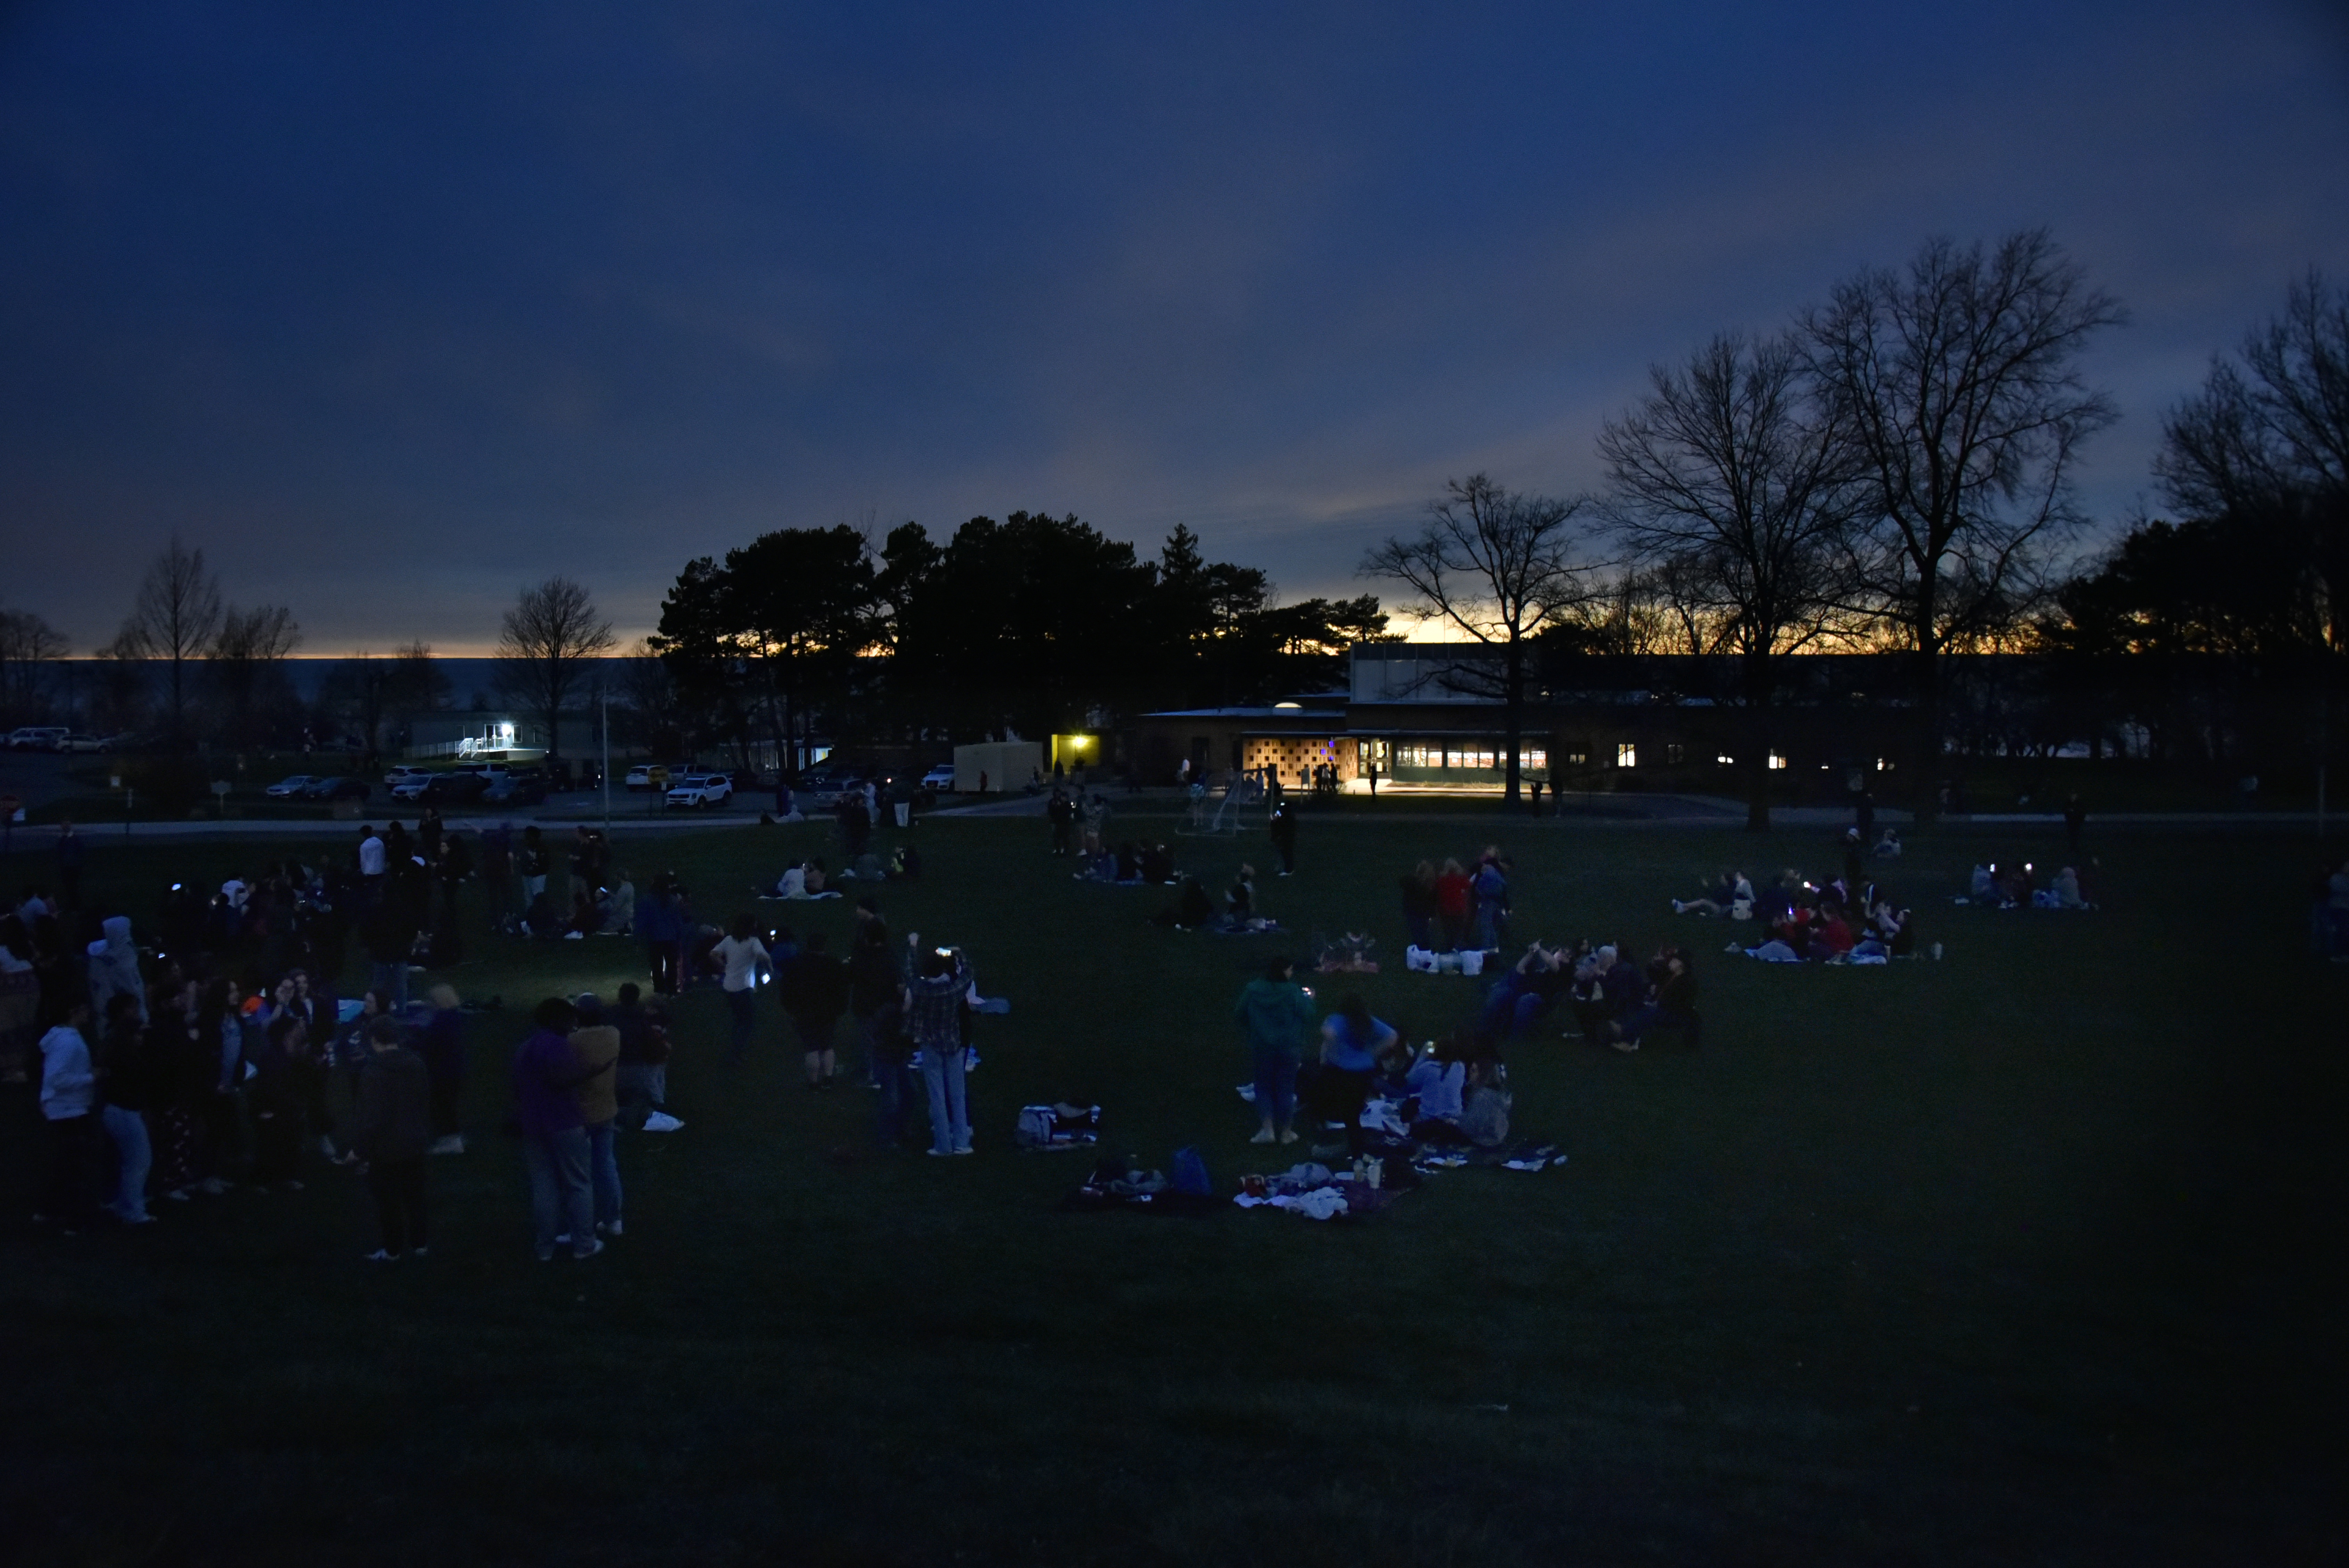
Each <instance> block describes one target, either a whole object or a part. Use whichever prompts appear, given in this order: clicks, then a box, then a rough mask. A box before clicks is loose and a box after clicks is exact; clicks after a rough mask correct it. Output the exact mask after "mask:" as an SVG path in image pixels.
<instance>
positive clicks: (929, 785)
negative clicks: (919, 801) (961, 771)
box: [922, 762, 955, 791]
mask: <svg viewBox="0 0 2349 1568" xmlns="http://www.w3.org/2000/svg"><path fill="white" fill-rule="evenodd" d="M954 781H955V769H954V764H953V763H951V762H941V763H939V764H938V765H937V766H936V768H933V769H930V770H929V771H928V772H927V773H925V774H923V775H922V788H923V789H945V790H948V791H951V790H952V789H954Z"/></svg>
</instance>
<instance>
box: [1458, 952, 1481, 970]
mask: <svg viewBox="0 0 2349 1568" xmlns="http://www.w3.org/2000/svg"><path fill="white" fill-rule="evenodd" d="M1460 973H1462V974H1463V975H1482V974H1483V973H1485V954H1484V952H1483V950H1482V949H1480V948H1475V947H1471V948H1469V949H1467V950H1466V951H1465V952H1464V953H1462V954H1460Z"/></svg>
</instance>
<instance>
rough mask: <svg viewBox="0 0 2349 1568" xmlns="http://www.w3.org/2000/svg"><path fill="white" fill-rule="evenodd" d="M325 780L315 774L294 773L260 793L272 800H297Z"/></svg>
mask: <svg viewBox="0 0 2349 1568" xmlns="http://www.w3.org/2000/svg"><path fill="white" fill-rule="evenodd" d="M325 782H326V780H325V779H321V778H319V777H318V776H317V775H316V774H315V773H295V774H291V775H289V776H287V777H286V778H284V779H279V780H278V781H277V782H276V783H274V784H272V785H271V786H270V787H269V788H268V789H264V790H263V791H262V793H263V794H264V795H266V796H267V797H269V799H272V800H299V799H304V798H305V797H306V796H307V795H308V794H309V793H310V786H311V785H313V784H323V783H325Z"/></svg>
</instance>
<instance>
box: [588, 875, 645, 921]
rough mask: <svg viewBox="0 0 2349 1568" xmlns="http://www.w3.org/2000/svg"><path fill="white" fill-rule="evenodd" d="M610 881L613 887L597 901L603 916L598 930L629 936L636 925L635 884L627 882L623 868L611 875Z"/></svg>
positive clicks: (606, 889) (606, 890)
mask: <svg viewBox="0 0 2349 1568" xmlns="http://www.w3.org/2000/svg"><path fill="white" fill-rule="evenodd" d="M612 881H613V884H614V885H612V886H610V887H607V888H605V890H604V894H603V897H602V898H601V899H599V900H598V901H597V902H598V903H599V904H600V905H601V906H602V909H603V914H604V923H603V924H602V926H601V927H600V928H599V929H601V930H604V931H607V932H610V933H611V934H613V935H615V936H627V935H631V934H634V931H635V928H636V883H635V882H630V881H629V880H628V873H627V871H626V868H625V867H624V868H622V869H620V870H618V871H615V872H613V873H612Z"/></svg>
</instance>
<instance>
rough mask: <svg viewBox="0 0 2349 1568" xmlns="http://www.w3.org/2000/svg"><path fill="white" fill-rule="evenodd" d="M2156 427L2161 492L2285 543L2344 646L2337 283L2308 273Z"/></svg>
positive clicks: (2346, 422) (2345, 361) (2263, 539)
mask: <svg viewBox="0 0 2349 1568" xmlns="http://www.w3.org/2000/svg"><path fill="white" fill-rule="evenodd" d="M2154 472H2155V474H2156V475H2157V476H2158V479H2159V480H2160V481H2161V489H2162V492H2163V494H2164V496H2165V497H2166V499H2168V501H2169V503H2170V504H2171V505H2172V506H2174V507H2176V508H2177V509H2178V512H2179V513H2180V514H2181V515H2182V516H2183V517H2186V518H2188V519H2190V520H2193V521H2198V522H2204V523H2209V524H2214V525H2219V526H2220V527H2221V528H2228V529H2230V531H2239V532H2240V540H2239V542H2240V545H2241V546H2243V547H2246V548H2251V549H2257V550H2261V551H2263V552H2278V551H2281V552H2287V553H2288V555H2289V556H2290V558H2291V563H2292V568H2293V569H2294V570H2295V571H2296V572H2298V573H2300V574H2301V575H2302V578H2303V588H2302V594H2303V596H2304V598H2305V600H2306V602H2307V603H2308V605H2309V608H2310V610H2311V611H2312V612H2313V615H2312V618H2313V619H2314V620H2316V621H2319V622H2321V625H2320V628H2319V632H2320V635H2321V636H2322V637H2323V641H2324V643H2325V645H2326V646H2327V647H2329V648H2331V649H2333V650H2334V651H2335V652H2338V651H2340V650H2342V649H2344V648H2349V289H2341V288H2333V287H2329V286H2328V285H2327V284H2325V281H2324V278H2323V274H2322V273H2314V272H2312V273H2309V274H2308V275H2307V276H2306V277H2304V278H2302V280H2301V281H2300V282H2298V283H2296V284H2293V285H2292V289H2291V291H2290V293H2289V294H2287V295H2286V297H2285V300H2284V309H2283V314H2282V315H2280V316H2277V317H2274V318H2273V319H2271V320H2270V321H2268V322H2267V323H2265V324H2264V325H2261V326H2260V327H2259V328H2257V329H2256V330H2254V331H2253V332H2252V333H2251V335H2250V336H2248V337H2247V338H2246V339H2245V340H2244V342H2243V346H2242V349H2241V352H2240V365H2236V364H2230V363H2228V362H2227V361H2225V360H2220V361H2218V362H2216V363H2214V364H2213V365H2212V366H2210V375H2209V379H2208V380H2207V381H2205V382H2204V383H2203V385H2202V390H2201V391H2199V392H2198V393H2196V394H2195V395H2194V396H2192V397H2189V398H2187V399H2186V400H2185V401H2184V402H2183V403H2181V404H2179V405H2178V408H2177V409H2176V411H2175V412H2173V413H2172V414H2171V415H2170V416H2169V418H2168V420H2166V421H2165V422H2164V424H2163V427H2162V449H2161V452H2160V455H2159V456H2158V457H2157V458H2156V459H2154Z"/></svg>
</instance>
